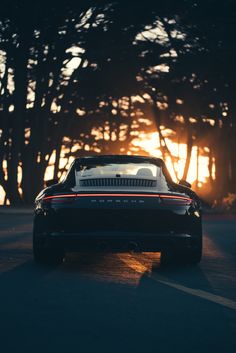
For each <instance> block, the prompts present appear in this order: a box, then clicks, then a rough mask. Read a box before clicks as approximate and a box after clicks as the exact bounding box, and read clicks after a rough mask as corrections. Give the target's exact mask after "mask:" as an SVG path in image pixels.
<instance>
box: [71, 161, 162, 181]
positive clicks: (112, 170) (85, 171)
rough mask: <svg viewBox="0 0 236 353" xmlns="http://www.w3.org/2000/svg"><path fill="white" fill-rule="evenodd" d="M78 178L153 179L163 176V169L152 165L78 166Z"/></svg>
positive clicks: (108, 164)
mask: <svg viewBox="0 0 236 353" xmlns="http://www.w3.org/2000/svg"><path fill="white" fill-rule="evenodd" d="M76 176H77V177H80V178H83V177H84V178H89V177H100V176H101V177H106V176H109V177H117V176H118V177H119V176H127V177H128V176H130V177H134V176H136V177H138V178H145V179H149V178H150V179H152V178H155V179H156V178H157V177H161V176H162V170H161V167H158V166H156V165H154V164H151V163H106V164H105V163H103V164H90V165H77V167H76Z"/></svg>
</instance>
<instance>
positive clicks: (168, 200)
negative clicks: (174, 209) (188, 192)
mask: <svg viewBox="0 0 236 353" xmlns="http://www.w3.org/2000/svg"><path fill="white" fill-rule="evenodd" d="M160 198H161V200H162V202H163V203H164V204H165V205H179V206H181V205H190V204H191V202H192V199H191V198H190V197H187V196H186V197H185V196H172V195H160Z"/></svg>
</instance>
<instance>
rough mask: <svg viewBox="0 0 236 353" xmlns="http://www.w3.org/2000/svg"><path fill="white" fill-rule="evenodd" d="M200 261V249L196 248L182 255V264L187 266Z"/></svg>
mask: <svg viewBox="0 0 236 353" xmlns="http://www.w3.org/2000/svg"><path fill="white" fill-rule="evenodd" d="M201 259H202V247H200V246H199V247H197V248H196V249H192V250H189V251H188V252H186V253H185V254H184V255H183V262H184V263H187V264H190V265H191V264H192V265H195V264H198V263H199V262H200V261H201Z"/></svg>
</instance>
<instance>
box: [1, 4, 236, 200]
mask: <svg viewBox="0 0 236 353" xmlns="http://www.w3.org/2000/svg"><path fill="white" fill-rule="evenodd" d="M233 5H234V4H233V1H230V0H226V1H225V2H224V6H223V5H222V4H219V3H218V2H217V1H210V0H206V1H200V0H196V1H191V0H189V1H184V0H183V1H181V0H180V1H178V2H177V1H171V0H169V1H168V0H167V1H165V2H164V3H163V2H161V1H155V2H153V1H150V0H147V1H145V2H142V3H141V2H140V3H139V2H132V1H131V2H129V3H127V2H125V1H89V0H86V1H81V2H77V1H69V0H68V1H60V2H57V1H50V2H48V3H46V2H41V3H33V2H32V1H28V0H25V1H16V0H13V1H11V3H8V2H6V3H5V6H2V9H1V15H0V78H1V82H0V132H1V135H0V184H1V185H2V187H3V188H4V190H5V192H6V199H8V200H9V201H10V203H11V204H19V203H22V202H23V203H31V202H32V201H33V199H34V197H35V195H36V194H37V193H38V191H39V190H40V189H42V187H43V184H44V176H45V171H46V168H47V167H48V165H49V161H50V158H51V157H52V156H54V157H55V163H54V177H58V176H59V175H61V174H62V172H63V170H62V169H63V168H65V167H63V168H60V157H61V155H62V148H63V149H65V150H66V151H67V155H66V157H69V156H71V155H76V156H77V155H81V154H90V153H91V154H95V153H127V151H128V150H129V148H130V146H131V143H132V140H133V138H134V137H135V136H136V135H137V134H138V133H139V132H140V131H141V130H145V129H148V120H151V121H152V122H154V124H155V125H154V127H155V129H156V130H157V131H158V133H159V139H160V149H161V152H162V155H163V158H164V159H165V158H166V157H167V156H169V157H171V158H172V162H173V165H174V164H175V163H176V160H175V159H174V158H173V156H171V154H170V151H169V148H168V144H167V142H166V138H165V135H164V134H163V129H162V127H163V126H165V127H166V128H169V129H172V130H173V131H174V132H175V134H174V136H173V140H176V141H178V142H181V143H186V144H187V158H186V164H185V168H184V172H183V178H186V177H187V174H188V169H189V164H190V160H191V152H192V148H193V146H198V147H199V149H200V150H202V151H204V153H206V154H207V155H208V157H209V166H208V167H209V175H210V177H209V183H210V189H211V190H212V195H215V196H214V197H222V196H223V195H225V194H227V193H228V192H236V156H235V152H234V151H235V147H236V142H235V116H236V103H235V80H236V76H235V71H234V57H235V54H236V44H235V39H234V22H235V12H234V6H233ZM76 145H78V146H79V149H78V150H74V149H73V147H74V146H76ZM206 147H207V149H206ZM136 152H140V151H136ZM60 169H61V170H60ZM214 170H215V172H214ZM216 192H217V194H216Z"/></svg>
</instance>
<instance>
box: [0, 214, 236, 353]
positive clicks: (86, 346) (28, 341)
mask: <svg viewBox="0 0 236 353" xmlns="http://www.w3.org/2000/svg"><path fill="white" fill-rule="evenodd" d="M31 230H32V216H30V215H24V214H21V215H16V214H15V215H14V214H9V215H7V214H4V215H3V214H2V215H0V352H2V353H21V352H22V353H27V352H30V353H38V352H41V353H49V352H50V353H54V352H55V353H61V352H81V353H86V352H89V353H95V352H102V353H106V352H109V353H121V352H124V353H132V352H135V353H139V352H142V353H144V352H145V353H149V352H153V353H154V352H161V353H163V352H171V353H172V352H188V353H189V352H191V353H195V352H196V353H205V352H207V353H211V352H212V353H213V352H214V353H216V352H219V353H227V352H234V353H235V352H236V218H235V217H226V216H211V217H208V219H205V221H204V256H203V260H202V262H201V264H200V265H198V266H196V267H191V266H189V267H188V266H180V265H179V266H176V265H172V266H170V267H167V268H161V267H160V264H159V254H129V253H127V254H106V255H103V254H100V255H99V254H98V255H93V254H70V255H69V256H68V257H67V259H66V262H64V263H63V264H61V265H60V266H58V267H47V266H40V265H36V264H35V263H34V262H33V259H32V250H31Z"/></svg>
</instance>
